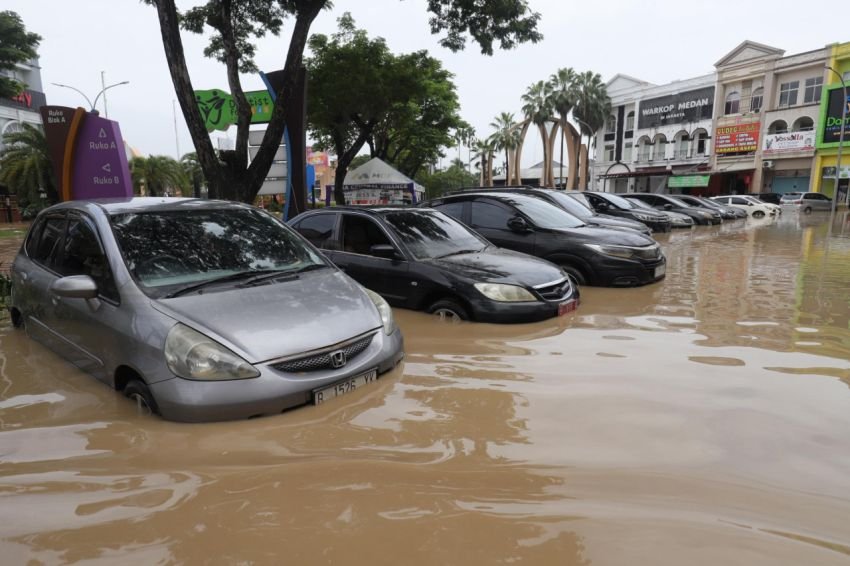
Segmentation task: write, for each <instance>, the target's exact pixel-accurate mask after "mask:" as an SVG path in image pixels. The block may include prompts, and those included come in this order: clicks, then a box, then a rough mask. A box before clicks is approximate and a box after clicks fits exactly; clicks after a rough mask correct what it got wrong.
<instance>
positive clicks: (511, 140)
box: [490, 112, 519, 185]
mask: <svg viewBox="0 0 850 566" xmlns="http://www.w3.org/2000/svg"><path fill="white" fill-rule="evenodd" d="M490 127H491V128H495V130H496V131H495V132H493V134H492V135H491V136H490V141H491V142H492V144H493V148H494V149H496V150H502V149H503V150H505V184H506V185H507V184H508V183H509V179H510V163H509V161H510V155H509V154H510V152H511V151H513V150H514V149H516V147H517V145H519V130H518V129H517V128H516V124H515V123H514V115H513V114H512V113H510V112H502V113H500V114H499V115H498V116H496V118H495V120H493V121H492V122H490Z"/></svg>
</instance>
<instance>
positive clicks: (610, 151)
mask: <svg viewBox="0 0 850 566" xmlns="http://www.w3.org/2000/svg"><path fill="white" fill-rule="evenodd" d="M605 161H614V146H613V145H606V146H605Z"/></svg>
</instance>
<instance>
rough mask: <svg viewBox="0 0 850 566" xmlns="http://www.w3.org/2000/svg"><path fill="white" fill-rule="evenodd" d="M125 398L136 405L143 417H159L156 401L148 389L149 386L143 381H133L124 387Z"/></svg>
mask: <svg viewBox="0 0 850 566" xmlns="http://www.w3.org/2000/svg"><path fill="white" fill-rule="evenodd" d="M124 397H126V398H128V399H130V400H131V401H133V402H134V403H135V404H136V409H137V410H138V411H139V414H142V415H158V414H159V407H158V406H157V404H156V399H154V397H153V393H151V390H150V389H148V386H147V384H146V383H145V382H144V381H142V380H141V379H131V380H130V381H129V382H128V383H127V385H125V386H124Z"/></svg>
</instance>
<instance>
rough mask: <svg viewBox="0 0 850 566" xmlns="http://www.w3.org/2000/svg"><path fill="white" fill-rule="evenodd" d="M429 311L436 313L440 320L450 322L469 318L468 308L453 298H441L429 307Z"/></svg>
mask: <svg viewBox="0 0 850 566" xmlns="http://www.w3.org/2000/svg"><path fill="white" fill-rule="evenodd" d="M428 313H429V314H433V315H436V316H438V317H439V318H440V320H444V321H448V322H460V321H462V320H469V313H467V312H466V309H465V308H463V306H461V305H460V303H458V302H457V301H455V300H453V299H440V300H439V301H436V302H435V303H434V304H432V305H431V306H430V307H428Z"/></svg>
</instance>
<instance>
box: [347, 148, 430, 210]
mask: <svg viewBox="0 0 850 566" xmlns="http://www.w3.org/2000/svg"><path fill="white" fill-rule="evenodd" d="M342 189H343V191H345V200H346V202H347V203H348V204H355V205H356V204H370V205H375V204H411V203H415V202H419V201H421V200H422V199H423V198H424V197H425V187H423V186H422V185H419V184H417V183H416V182H415V181H413V180H412V179H410V178H409V177H407V176H406V175H404V174H402V173H401V172H399V171H397V170H396V169H394V168H393V167H392V166H390V165H388V164H386V163H385V162H383V161H382V160H381V159H379V158H377V157H373V158H372V159H370V160H369V161H367V162H366V163H364V164H363V165H361V166H360V167H358V168H356V169H352V170H351V171H349V172H348V174H347V175H346V176H345V181H344V182H343V187H342ZM414 195H415V197H414Z"/></svg>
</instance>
